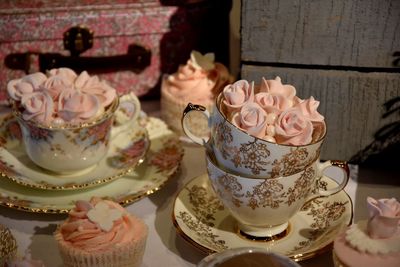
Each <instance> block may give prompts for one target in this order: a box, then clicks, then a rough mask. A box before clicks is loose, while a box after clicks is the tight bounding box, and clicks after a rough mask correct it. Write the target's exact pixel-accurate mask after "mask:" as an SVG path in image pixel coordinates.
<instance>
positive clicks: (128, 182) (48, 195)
mask: <svg viewBox="0 0 400 267" xmlns="http://www.w3.org/2000/svg"><path fill="white" fill-rule="evenodd" d="M142 123H143V125H144V126H145V127H146V129H147V132H148V134H149V140H150V144H151V145H150V148H149V150H148V152H147V154H146V159H145V161H144V162H143V163H142V164H140V165H139V166H137V167H136V168H135V169H134V170H133V171H131V172H129V173H127V174H124V175H122V176H121V177H120V178H118V179H115V180H114V181H111V182H109V183H106V184H103V185H99V186H95V187H90V188H85V189H76V190H40V189H36V188H31V187H26V186H21V185H19V184H17V183H15V182H13V181H11V180H9V179H0V205H3V206H7V207H10V208H14V209H19V210H24V211H30V212H36V213H66V212H68V211H69V210H70V209H72V208H73V207H74V203H75V201H76V200H88V201H89V200H90V198H91V197H92V196H98V197H101V198H108V199H111V200H113V201H115V202H118V203H120V204H121V205H127V204H129V203H132V202H135V201H137V200H139V199H141V198H143V197H145V196H147V195H150V194H152V193H154V192H156V191H157V190H159V189H160V188H161V187H162V186H163V185H164V184H165V183H166V182H167V181H168V180H169V179H170V178H171V177H172V176H173V175H174V174H175V173H176V171H177V169H178V167H179V165H180V162H181V160H182V156H183V147H182V144H181V143H180V141H179V138H178V137H177V136H176V135H175V134H174V133H173V132H172V131H170V130H169V129H168V128H167V126H166V124H165V123H164V122H163V121H161V120H160V119H157V118H153V117H148V118H146V119H144V121H142Z"/></svg>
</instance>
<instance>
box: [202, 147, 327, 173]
mask: <svg viewBox="0 0 400 267" xmlns="http://www.w3.org/2000/svg"><path fill="white" fill-rule="evenodd" d="M205 154H206V162H207V163H211V164H212V165H213V166H214V167H215V168H216V169H218V170H219V171H221V172H224V173H226V174H230V175H233V176H235V177H236V178H240V179H251V180H270V179H285V178H288V177H292V176H295V175H299V174H300V173H302V172H304V170H305V169H308V168H309V167H310V166H311V165H313V164H315V163H316V162H317V161H319V160H320V155H318V156H317V157H315V158H314V159H313V160H312V161H310V163H309V164H307V165H305V166H304V168H303V169H301V170H299V171H298V172H295V173H292V174H289V175H280V176H276V177H254V176H246V175H244V174H239V173H235V172H233V171H230V170H228V169H226V168H224V167H222V166H220V164H218V160H217V159H216V158H215V156H214V155H211V154H213V152H212V151H209V150H207V149H206V151H205ZM213 158H214V159H213Z"/></svg>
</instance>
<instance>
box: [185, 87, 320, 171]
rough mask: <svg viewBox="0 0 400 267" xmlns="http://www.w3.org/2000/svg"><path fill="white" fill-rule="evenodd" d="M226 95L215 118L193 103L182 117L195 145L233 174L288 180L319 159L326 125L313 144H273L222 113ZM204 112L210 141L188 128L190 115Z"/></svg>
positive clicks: (315, 137) (218, 101) (216, 107)
mask: <svg viewBox="0 0 400 267" xmlns="http://www.w3.org/2000/svg"><path fill="white" fill-rule="evenodd" d="M221 97H222V95H221V94H220V95H219V96H218V97H217V100H216V103H215V107H214V108H213V110H212V112H211V114H210V113H209V111H208V110H207V109H206V108H205V107H203V106H200V105H194V104H191V103H189V104H188V106H187V107H186V109H185V111H184V113H183V116H182V128H183V130H184V132H185V134H186V135H187V136H188V137H189V138H190V139H191V140H192V141H193V142H195V143H197V144H200V145H204V146H207V145H209V146H210V147H209V148H208V149H211V150H212V151H213V153H214V155H215V157H216V159H217V162H218V163H219V164H221V165H222V166H223V167H224V168H226V169H228V170H230V171H231V172H233V173H237V174H240V175H245V176H249V177H255V178H273V177H279V176H287V175H291V174H293V173H296V172H299V171H301V170H303V169H304V167H306V166H307V165H309V164H310V163H311V162H313V161H315V159H317V158H319V156H320V150H321V146H322V143H323V142H324V139H325V134H326V125H324V124H321V125H320V127H319V128H315V129H314V137H313V140H314V141H313V142H312V143H310V144H308V145H301V146H294V145H282V144H276V143H271V142H269V141H266V140H264V139H260V138H257V137H255V136H252V135H250V134H248V133H247V132H245V131H244V130H242V129H240V128H238V127H237V126H235V125H234V124H232V123H231V122H230V121H229V120H228V119H226V117H225V116H224V115H223V112H222V111H221V107H220V105H219V103H220V101H221ZM193 111H197V112H201V113H202V114H203V115H204V116H205V117H206V118H207V119H208V125H209V128H210V138H209V139H210V140H209V139H207V138H204V137H200V136H197V135H196V134H194V133H193V132H192V131H191V130H190V127H189V126H188V125H187V114H189V113H191V112H193Z"/></svg>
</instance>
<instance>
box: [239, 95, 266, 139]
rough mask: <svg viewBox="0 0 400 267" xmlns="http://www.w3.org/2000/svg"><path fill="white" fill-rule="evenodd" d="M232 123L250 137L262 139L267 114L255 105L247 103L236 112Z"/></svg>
mask: <svg viewBox="0 0 400 267" xmlns="http://www.w3.org/2000/svg"><path fill="white" fill-rule="evenodd" d="M232 123H233V124H234V125H236V126H237V127H239V128H241V129H243V130H245V131H246V132H248V133H249V134H251V135H254V136H256V137H259V138H262V137H264V136H265V132H266V127H267V113H266V112H265V111H264V110H263V109H262V107H260V106H259V105H258V104H257V103H253V102H250V103H247V104H245V105H244V106H243V107H242V109H241V110H240V111H239V112H237V113H236V114H235V115H234V116H233V118H232Z"/></svg>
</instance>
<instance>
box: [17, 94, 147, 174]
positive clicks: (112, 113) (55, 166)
mask: <svg viewBox="0 0 400 267" xmlns="http://www.w3.org/2000/svg"><path fill="white" fill-rule="evenodd" d="M139 114H140V102H139V100H138V98H137V97H136V96H135V95H134V94H133V93H131V94H128V95H125V96H122V97H121V98H115V100H114V101H113V103H112V104H111V105H110V106H109V107H108V108H107V110H106V111H105V112H104V114H103V115H102V116H100V117H99V118H98V119H96V120H95V121H92V122H82V123H80V124H77V125H60V126H45V125H41V124H39V123H38V122H36V121H33V120H25V119H24V118H23V116H22V114H21V112H20V111H19V110H18V108H17V107H16V106H14V115H15V116H16V118H17V121H18V123H19V125H20V127H21V132H22V138H23V142H24V146H25V151H26V154H27V155H28V157H29V158H30V160H32V161H33V162H34V163H35V164H36V165H38V166H39V167H42V168H43V169H45V170H48V171H51V172H54V173H57V174H72V173H76V172H84V171H89V170H91V169H92V168H93V167H95V166H96V163H98V162H99V161H100V160H101V159H102V158H103V157H104V156H105V155H106V154H107V151H108V148H109V143H110V138H111V135H115V134H118V133H119V132H121V131H124V130H126V129H127V127H136V126H132V125H134V124H135V123H136V122H137V118H138V116H139ZM114 119H115V121H114Z"/></svg>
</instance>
